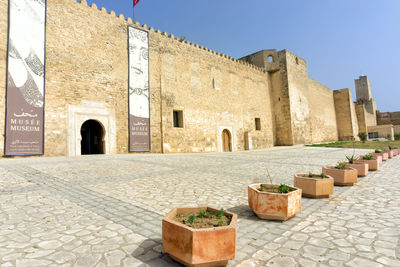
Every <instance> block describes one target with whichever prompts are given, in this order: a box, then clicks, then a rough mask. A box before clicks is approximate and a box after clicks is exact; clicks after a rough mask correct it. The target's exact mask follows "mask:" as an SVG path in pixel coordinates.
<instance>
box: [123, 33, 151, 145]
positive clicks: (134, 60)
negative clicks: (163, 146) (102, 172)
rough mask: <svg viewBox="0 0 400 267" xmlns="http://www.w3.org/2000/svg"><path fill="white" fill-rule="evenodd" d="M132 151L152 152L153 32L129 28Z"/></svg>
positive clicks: (130, 136) (130, 135) (130, 143)
mask: <svg viewBox="0 0 400 267" xmlns="http://www.w3.org/2000/svg"><path fill="white" fill-rule="evenodd" d="M128 33H129V42H128V43H129V151H130V152H148V151H150V90H149V34H148V32H146V31H143V30H139V29H136V28H134V27H131V26H129V27H128Z"/></svg>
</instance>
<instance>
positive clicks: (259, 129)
mask: <svg viewBox="0 0 400 267" xmlns="http://www.w3.org/2000/svg"><path fill="white" fill-rule="evenodd" d="M255 122H256V131H261V120H260V118H256V119H255Z"/></svg>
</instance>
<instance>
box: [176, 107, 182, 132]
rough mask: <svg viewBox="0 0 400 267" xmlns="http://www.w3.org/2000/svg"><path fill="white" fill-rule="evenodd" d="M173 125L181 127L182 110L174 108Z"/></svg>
mask: <svg viewBox="0 0 400 267" xmlns="http://www.w3.org/2000/svg"><path fill="white" fill-rule="evenodd" d="M174 127H175V128H183V111H182V110H174Z"/></svg>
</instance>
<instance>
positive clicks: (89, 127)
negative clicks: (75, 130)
mask: <svg viewBox="0 0 400 267" xmlns="http://www.w3.org/2000/svg"><path fill="white" fill-rule="evenodd" d="M81 136H82V141H81V155H90V154H104V144H103V138H104V129H103V126H102V125H101V124H100V123H99V122H97V121H95V120H87V121H85V122H84V123H83V124H82V127H81Z"/></svg>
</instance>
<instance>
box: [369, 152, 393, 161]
mask: <svg viewBox="0 0 400 267" xmlns="http://www.w3.org/2000/svg"><path fill="white" fill-rule="evenodd" d="M370 155H372V156H374V158H375V157H379V156H381V157H382V161H387V160H388V159H389V154H388V153H386V152H384V153H371V154H370Z"/></svg>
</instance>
